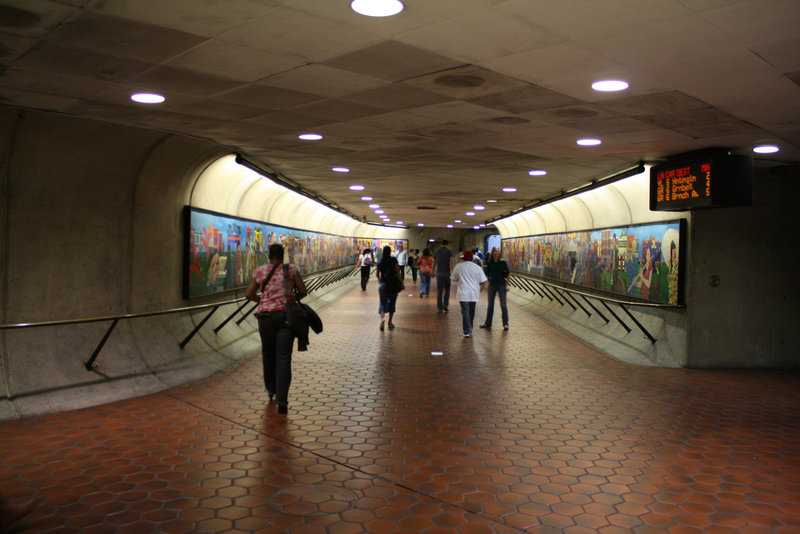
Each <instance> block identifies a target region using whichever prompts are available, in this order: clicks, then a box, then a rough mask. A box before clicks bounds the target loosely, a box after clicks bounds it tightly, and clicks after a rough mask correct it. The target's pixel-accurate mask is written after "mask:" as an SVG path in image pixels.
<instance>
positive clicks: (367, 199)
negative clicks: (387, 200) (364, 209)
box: [361, 197, 372, 202]
mask: <svg viewBox="0 0 800 534" xmlns="http://www.w3.org/2000/svg"><path fill="white" fill-rule="evenodd" d="M361 200H364V201H366V202H369V201H370V200H372V197H361Z"/></svg>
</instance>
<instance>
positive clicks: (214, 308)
mask: <svg viewBox="0 0 800 534" xmlns="http://www.w3.org/2000/svg"><path fill="white" fill-rule="evenodd" d="M217 308H219V306H214V307H213V308H211V311H210V312H208V315H206V316H205V317H204V318H203V320H202V321H200V323H199V324H198V325H197V326H195V327H194V330H192V333H191V334H189V335H188V336H186V339H184V340H183V341H181V342H180V343H178V345H179V346H180V348H183V347H185V346H186V344H187V343H189V340H191V339H192V338H193V337H194V335H195V334H196V333H197V332H198V331H199V330H200V329H201V328H202V327H203V325H204V324H206V321H208V320H209V319H211V316H212V315H214V312H215V311H217Z"/></svg>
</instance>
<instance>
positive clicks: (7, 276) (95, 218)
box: [0, 108, 407, 419]
mask: <svg viewBox="0 0 800 534" xmlns="http://www.w3.org/2000/svg"><path fill="white" fill-rule="evenodd" d="M0 119H2V120H1V121H0V124H2V125H3V126H2V127H1V129H0V136H1V137H0V150H2V151H3V156H4V157H3V159H2V168H0V180H2V182H0V185H1V186H2V190H3V195H2V204H0V209H1V210H2V211H0V217H2V221H3V225H2V232H0V240H2V241H0V245H1V246H2V248H1V249H0V250H2V259H0V276H2V285H0V302H2V305H1V306H0V323H2V324H12V323H22V322H42V321H61V320H65V319H79V318H88V317H99V316H107V315H118V314H135V313H144V312H152V311H158V310H166V309H172V308H179V307H184V306H187V305H189V304H197V303H200V304H202V303H203V302H194V301H192V302H188V301H185V300H183V298H182V292H181V288H182V276H183V239H184V234H183V232H184V229H183V221H182V209H183V206H184V205H194V206H197V207H202V208H206V209H211V210H214V211H220V212H224V213H228V214H231V215H236V216H241V217H247V218H253V219H257V220H265V221H269V222H272V223H275V224H282V225H286V226H293V227H298V228H304V229H309V230H315V231H325V232H327V233H338V234H340V235H354V236H356V235H358V236H365V237H368V236H375V237H386V238H390V237H395V238H404V237H407V236H406V235H405V233H406V231H405V230H399V229H391V230H390V229H383V228H380V227H375V226H368V225H364V224H361V223H358V222H356V221H353V220H352V219H350V218H349V217H346V216H344V215H342V214H340V213H338V212H335V211H333V210H330V209H328V208H324V207H322V205H321V204H318V203H316V202H314V201H312V200H310V199H307V198H305V197H302V196H300V195H298V194H295V193H293V192H291V191H288V190H286V189H284V188H282V187H279V186H276V185H275V184H273V183H272V182H270V181H269V180H267V179H264V178H263V177H261V176H260V175H257V174H255V173H253V172H252V171H249V170H247V169H245V168H244V167H241V166H238V165H235V164H233V163H231V160H232V157H224V156H226V155H227V154H229V152H230V151H229V150H228V149H226V148H225V147H221V146H219V145H216V144H214V143H211V142H208V141H205V140H201V139H194V138H189V137H185V136H179V135H172V134H168V133H163V132H158V131H153V130H147V129H138V128H132V127H127V126H120V125H116V124H111V123H106V122H99V121H92V120H86V119H79V118H74V117H70V116H65V115H57V114H52V113H46V112H36V111H22V110H18V109H12V108H0ZM229 165H234V166H235V167H233V168H227V169H223V167H226V166H229ZM203 171H206V172H203ZM215 171H216V172H215ZM220 171H228V172H230V173H231V174H230V175H228V176H222V173H221V172H220ZM201 174H202V175H203V178H202V179H201V178H198V177H199V176H201ZM298 213H305V214H306V216H304V217H303V218H301V217H298V216H297V214H298ZM355 280H356V279H355V277H354V278H352V279H350V280H347V281H345V282H340V283H339V284H334V285H333V286H332V287H330V288H326V289H325V290H324V291H320V292H315V293H314V294H312V297H313V298H314V299H316V305H317V306H324V305H325V304H326V303H327V302H328V301H330V300H331V299H333V298H335V294H336V292H337V291H341V290H342V287H343V286H345V285H347V284H350V283H357V282H356V281H355ZM242 296H243V292H238V293H235V294H230V295H226V296H225V297H224V298H222V300H229V299H233V298H236V297H242ZM217 300H220V299H217ZM311 302H312V303H313V302H314V300H311ZM236 307H238V306H237V305H233V304H231V305H227V306H224V307H222V308H220V309H219V310H218V311H217V312H216V313H215V314H214V316H212V319H211V320H209V322H208V326H205V327H204V328H202V329H201V330H200V331H199V333H198V335H197V336H195V337H194V338H193V339H192V340H191V341H190V342H189V343H188V344H187V345H186V347H185V349H181V348H180V347H179V343H180V342H181V341H182V340H183V339H184V338H185V337H186V336H187V335H188V334H189V333H190V332H191V331H192V330H193V328H194V327H195V325H196V324H198V323H199V322H200V321H201V320H202V319H203V318H204V317H205V316H206V314H207V313H208V311H207V310H203V311H196V312H191V313H187V312H184V313H176V314H170V315H160V316H155V317H148V318H135V319H128V320H122V321H120V322H119V323H118V325H117V326H116V327H115V328H114V329H113V331H112V332H111V334H110V336H109V338H108V341H107V343H106V344H105V346H104V348H103V350H102V352H101V353H100V354H99V356H98V358H97V360H96V367H95V368H94V369H93V370H91V371H88V370H87V369H86V368H85V366H84V364H85V362H86V361H87V360H88V359H89V357H90V356H91V355H92V353H93V351H94V349H95V347H96V346H97V345H98V343H99V342H100V341H101V339H102V338H103V336H104V334H105V333H106V331H107V329H108V327H109V326H110V324H111V323H110V322H109V321H106V322H96V323H88V324H78V325H67V326H46V327H36V328H22V329H11V330H2V331H0V341H1V342H2V345H0V347H1V348H2V359H0V365H2V374H1V375H0V419H9V418H16V417H25V416H28V415H33V414H38V413H47V412H57V411H63V410H68V409H73V408H80V407H84V406H89V405H95V404H100V403H104V402H110V401H113V400H117V399H121V398H129V397H135V396H139V395H143V394H147V393H151V392H154V391H159V390H163V389H165V388H169V387H172V386H174V385H177V384H181V383H186V382H190V381H193V380H197V379H199V378H203V377H205V376H208V375H210V374H212V373H214V372H216V371H217V370H219V369H222V368H224V367H226V366H228V365H230V363H232V362H233V361H236V360H237V359H239V358H242V357H244V356H247V355H249V354H251V353H252V352H253V351H254V350H256V349H257V348H258V347H259V340H258V334H257V332H256V324H255V321H254V319H253V318H252V316H251V317H250V318H248V319H247V320H246V321H245V322H243V323H242V324H241V326H238V325H236V324H235V323H236V321H231V322H230V323H229V324H228V325H227V326H226V327H225V328H224V329H222V330H220V331H219V333H218V334H215V333H214V332H213V327H214V326H215V325H216V324H218V323H220V322H221V321H222V320H223V318H225V317H227V316H228V315H229V314H231V313H233V311H234V310H235V309H236ZM312 343H313V340H312Z"/></svg>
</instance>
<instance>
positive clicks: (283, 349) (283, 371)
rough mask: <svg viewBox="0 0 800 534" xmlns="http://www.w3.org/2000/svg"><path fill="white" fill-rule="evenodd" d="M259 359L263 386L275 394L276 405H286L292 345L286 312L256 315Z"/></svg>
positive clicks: (289, 382)
mask: <svg viewBox="0 0 800 534" xmlns="http://www.w3.org/2000/svg"><path fill="white" fill-rule="evenodd" d="M258 333H259V334H260V335H261V357H262V360H263V362H264V386H266V388H267V391H269V392H270V393H275V397H276V400H277V401H278V404H282V405H284V406H285V405H286V404H288V398H289V385H290V384H291V383H292V345H293V344H294V336H293V335H292V331H291V330H289V327H288V326H286V311H285V310H280V311H273V312H262V313H259V314H258Z"/></svg>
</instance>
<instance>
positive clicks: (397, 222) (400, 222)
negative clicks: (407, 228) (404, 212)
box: [394, 221, 403, 224]
mask: <svg viewBox="0 0 800 534" xmlns="http://www.w3.org/2000/svg"><path fill="white" fill-rule="evenodd" d="M394 223H395V224H403V221H395V222H394Z"/></svg>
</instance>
